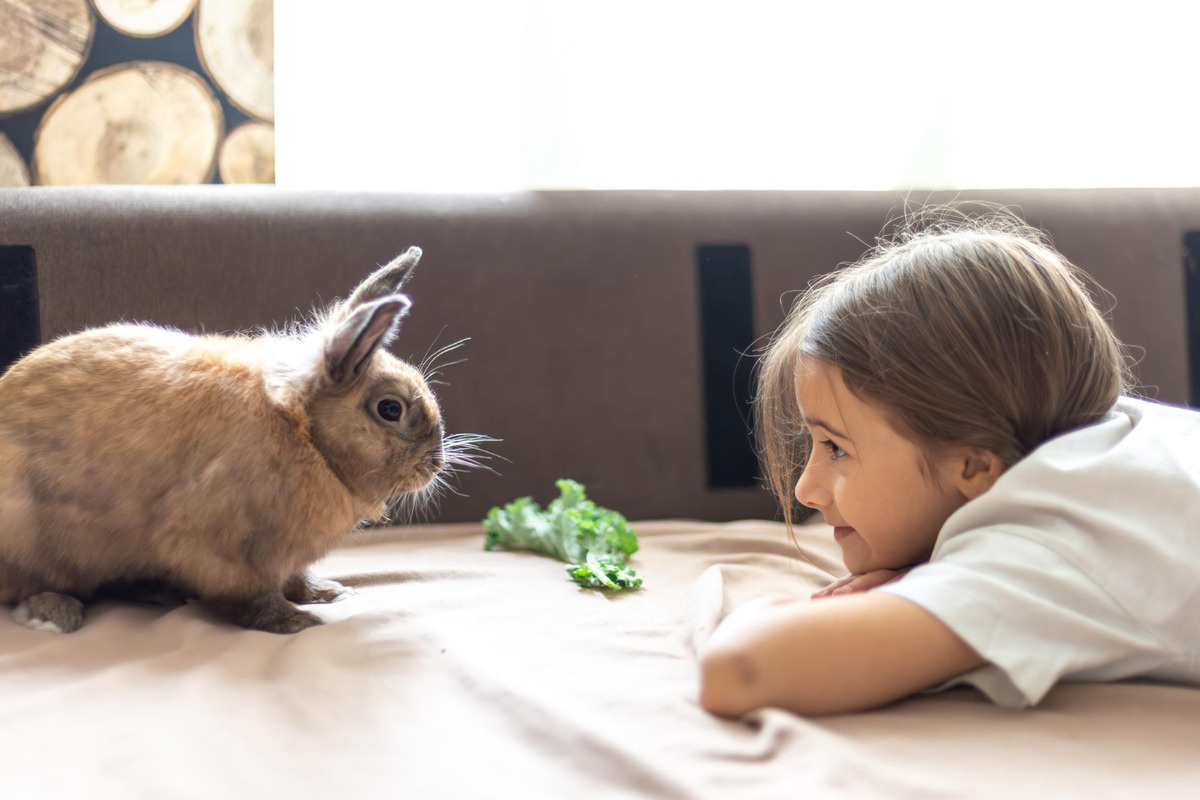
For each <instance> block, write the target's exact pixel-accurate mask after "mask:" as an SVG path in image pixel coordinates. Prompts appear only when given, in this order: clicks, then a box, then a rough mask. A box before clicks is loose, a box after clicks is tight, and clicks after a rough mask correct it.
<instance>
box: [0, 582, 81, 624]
mask: <svg viewBox="0 0 1200 800" xmlns="http://www.w3.org/2000/svg"><path fill="white" fill-rule="evenodd" d="M13 619H14V620H16V621H17V622H18V623H19V624H21V625H24V626H25V627H26V628H29V629H31V630H35V631H47V632H49V633H71V632H72V631H77V630H79V628H80V626H82V625H83V603H82V602H80V600H79V599H78V598H75V597H71V596H70V595H65V594H58V593H57V592H42V593H41V594H35V595H34V596H33V597H28V598H26V599H25V600H22V601H21V603H20V604H19V605H18V606H17V607H16V608H15V609H13Z"/></svg>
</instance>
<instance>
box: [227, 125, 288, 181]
mask: <svg viewBox="0 0 1200 800" xmlns="http://www.w3.org/2000/svg"><path fill="white" fill-rule="evenodd" d="M217 164H218V167H219V170H220V175H221V180H222V181H223V182H225V183H274V182H275V126H274V125H272V124H270V123H269V122H243V123H242V124H241V125H239V126H237V127H236V128H234V129H233V130H232V131H231V132H230V133H229V135H228V136H226V137H225V142H224V143H223V144H222V145H221V154H220V155H219V156H218V157H217Z"/></svg>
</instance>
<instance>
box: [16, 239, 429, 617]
mask: <svg viewBox="0 0 1200 800" xmlns="http://www.w3.org/2000/svg"><path fill="white" fill-rule="evenodd" d="M420 256H421V250H420V249H419V248H417V247H410V248H408V250H406V251H405V252H404V253H403V254H402V255H401V256H399V257H398V258H396V259H395V260H394V261H392V262H391V263H389V264H388V265H386V266H385V267H383V268H381V269H379V270H377V271H376V272H374V273H373V274H371V275H370V276H369V277H368V278H366V280H364V281H363V282H362V283H361V284H360V285H359V286H358V287H357V288H355V289H354V291H353V293H352V294H351V295H350V297H349V298H348V299H347V300H345V301H344V302H335V303H334V304H333V305H332V306H330V307H329V308H328V309H326V310H325V311H324V312H322V313H320V314H318V315H317V318H316V319H315V320H314V321H313V322H311V323H309V324H307V325H305V326H303V327H301V328H299V329H297V330H294V331H293V332H292V333H291V334H282V333H266V332H264V333H260V334H259V335H257V336H250V335H241V334H238V335H204V336H197V335H191V334H187V333H183V332H180V331H176V330H169V329H165V328H161V327H155V326H152V325H145V324H115V325H110V326H107V327H101V328H95V329H91V330H86V331H84V332H81V333H77V334H73V335H69V336H65V337H63V338H61V339H58V340H56V341H53V342H50V343H48V344H45V345H42V346H40V347H38V348H36V349H34V350H33V351H32V352H30V353H29V354H28V355H26V356H25V357H24V358H22V359H20V360H19V361H18V362H16V363H15V364H13V365H12V367H10V369H9V370H8V371H7V372H6V373H4V374H3V376H0V602H3V603H7V604H10V605H16V609H15V611H14V612H13V616H14V618H15V619H16V620H17V621H18V622H19V623H21V624H23V625H25V626H27V627H30V628H35V629H39V630H46V631H52V632H63V633H66V632H70V631H73V630H75V629H77V628H79V627H80V626H81V625H82V624H83V616H84V613H83V612H84V607H85V603H86V602H88V601H89V600H91V599H93V598H95V597H98V596H101V595H104V594H106V593H109V592H115V593H117V594H118V595H122V596H125V594H126V593H127V592H132V593H133V594H135V595H139V596H144V595H145V594H147V593H148V594H159V595H161V593H162V592H163V591H166V592H167V593H168V594H172V593H174V594H178V595H180V596H182V597H188V598H195V599H198V600H199V601H201V602H202V603H203V604H205V606H206V607H208V608H209V609H211V610H212V611H213V612H215V614H216V615H217V616H218V617H220V618H223V619H225V620H228V621H230V622H233V623H235V624H237V625H241V626H243V627H246V628H250V629H255V630H261V631H270V632H274V633H295V632H297V631H301V630H304V629H306V628H308V627H310V626H313V625H318V624H320V623H321V620H320V618H318V617H317V616H316V615H314V614H312V613H310V612H307V611H303V610H300V609H298V608H297V607H296V606H295V605H293V604H294V603H301V604H306V603H328V602H333V601H336V600H339V599H342V598H343V597H345V596H347V594H348V593H350V590H349V589H347V587H344V586H342V585H341V584H339V583H336V582H334V581H332V580H326V579H322V578H319V577H316V576H315V575H313V574H312V573H311V572H309V570H308V567H309V565H311V564H312V563H313V562H315V561H316V560H318V559H320V558H321V557H322V556H324V555H325V554H326V553H327V552H328V551H329V550H330V549H331V548H332V547H333V546H334V545H335V544H337V543H338V541H339V540H341V539H342V538H343V537H345V536H346V535H347V534H349V533H350V532H352V531H354V530H355V529H356V528H358V527H359V526H360V525H362V524H364V523H366V522H368V521H373V520H374V521H378V520H381V519H383V518H384V516H385V515H386V512H387V508H388V504H389V502H391V501H394V500H395V499H397V498H398V497H399V496H402V495H404V494H406V493H413V492H419V491H421V490H422V489H425V488H426V487H427V486H429V485H430V483H431V482H433V481H434V480H435V478H436V476H437V475H438V473H439V472H441V471H442V469H443V468H444V466H445V458H446V456H445V452H444V450H443V424H442V417H441V412H440V409H439V406H438V402H437V399H436V398H435V396H434V394H433V392H432V391H431V389H430V387H429V385H428V384H427V383H426V381H425V379H424V377H423V375H422V373H421V371H420V370H419V369H418V368H416V367H414V366H412V365H410V364H408V363H406V362H404V361H401V360H400V359H398V358H395V357H394V356H392V355H390V354H389V353H388V352H386V350H385V349H384V348H385V346H386V345H387V344H389V343H390V341H391V340H392V338H393V337H394V336H395V335H396V333H397V331H398V330H399V327H400V323H401V320H402V319H403V318H404V317H405V315H406V314H407V313H408V311H409V308H410V306H411V301H410V300H409V298H408V297H407V296H406V295H404V294H401V293H400V289H401V287H403V285H404V284H405V283H406V282H407V280H408V278H409V277H410V275H411V273H412V271H413V267H415V266H416V264H417V261H418V260H419V259H420Z"/></svg>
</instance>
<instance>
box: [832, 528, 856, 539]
mask: <svg viewBox="0 0 1200 800" xmlns="http://www.w3.org/2000/svg"><path fill="white" fill-rule="evenodd" d="M852 533H854V528H850V527H848V526H846V525H839V526H838V527H836V528H834V529H833V540H834V541H835V542H840V541H841V540H842V539H845V538H846V537H847V536H849V535H850V534H852Z"/></svg>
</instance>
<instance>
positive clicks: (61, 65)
mask: <svg viewBox="0 0 1200 800" xmlns="http://www.w3.org/2000/svg"><path fill="white" fill-rule="evenodd" d="M95 32H96V18H95V17H94V16H93V15H92V9H91V7H90V6H88V4H87V0H0V117H2V116H7V115H9V114H16V113H18V112H20V111H24V110H26V109H29V108H33V107H34V106H36V105H38V104H39V103H44V102H45V101H46V100H49V99H50V98H51V97H53V96H54V95H55V94H56V93H57V92H58V91H59V90H60V89H62V88H63V87H64V86H66V85H67V84H68V83H70V82H71V81H72V80H74V78H75V76H76V75H77V74H78V73H79V70H80V68H82V67H83V62H84V61H86V60H87V56H88V53H90V52H91V49H92V36H93V35H94V34H95Z"/></svg>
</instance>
